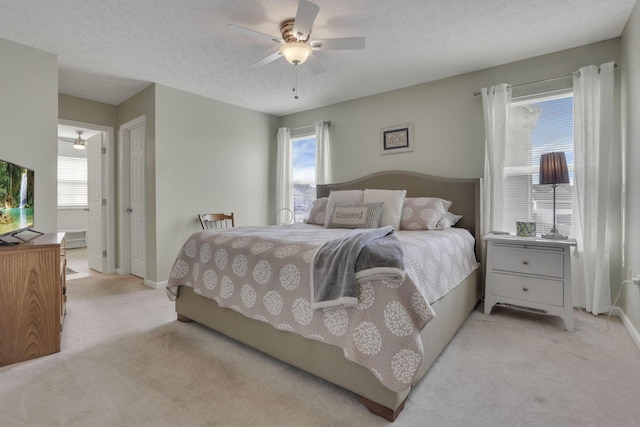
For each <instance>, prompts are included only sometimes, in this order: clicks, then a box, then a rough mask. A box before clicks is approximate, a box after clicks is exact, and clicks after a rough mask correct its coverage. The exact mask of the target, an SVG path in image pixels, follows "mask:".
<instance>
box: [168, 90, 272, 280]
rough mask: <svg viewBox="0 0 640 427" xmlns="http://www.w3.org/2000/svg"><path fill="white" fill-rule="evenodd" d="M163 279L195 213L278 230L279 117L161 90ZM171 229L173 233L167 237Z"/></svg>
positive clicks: (192, 226)
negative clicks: (219, 215) (226, 215)
mask: <svg viewBox="0 0 640 427" xmlns="http://www.w3.org/2000/svg"><path fill="white" fill-rule="evenodd" d="M156 88H157V89H156V187H155V188H156V214H157V224H156V232H157V239H158V244H157V246H158V266H157V267H158V277H159V278H162V279H163V280H166V279H167V278H168V275H169V271H170V269H171V267H172V266H173V261H174V260H175V257H176V255H177V253H178V251H179V250H180V247H181V246H182V244H183V243H184V242H185V240H186V239H187V237H188V236H189V235H190V234H192V233H193V232H195V231H197V230H198V229H200V223H199V221H198V219H197V214H198V213H205V212H233V213H234V215H235V222H236V226H244V225H266V224H270V223H274V216H273V215H272V212H271V211H272V210H273V209H274V208H273V203H272V200H273V198H272V197H270V194H271V193H272V188H273V182H272V180H271V176H272V175H275V170H272V169H271V165H272V164H274V163H275V162H273V161H272V159H274V158H275V154H274V153H275V146H276V142H275V135H276V131H277V126H278V119H277V117H275V116H271V115H267V114H264V113H259V112H255V111H251V110H248V109H244V108H240V107H236V106H232V105H229V104H226V103H223V102H220V101H215V100H213V99H210V98H205V97H202V96H198V95H194V94H191V93H188V92H184V91H181V90H177V89H173V88H169V87H166V86H162V85H156ZM169 230H170V231H169Z"/></svg>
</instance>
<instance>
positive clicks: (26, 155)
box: [0, 39, 58, 233]
mask: <svg viewBox="0 0 640 427" xmlns="http://www.w3.org/2000/svg"><path fill="white" fill-rule="evenodd" d="M0 64H2V65H1V66H0V82H1V83H0V158H1V159H3V160H7V161H10V162H13V163H17V164H19V165H21V166H24V167H28V168H30V169H33V170H34V171H35V194H34V201H35V206H34V208H35V210H34V214H35V217H34V228H35V229H36V230H38V231H41V232H47V233H53V232H56V231H57V208H58V204H57V203H58V201H57V191H58V188H57V184H56V182H57V176H56V173H57V163H56V161H55V159H56V157H57V153H58V63H57V58H56V55H53V54H51V53H47V52H44V51H41V50H38V49H34V48H31V47H28V46H24V45H20V44H17V43H13V42H10V41H7V40H2V39H0ZM52 159H53V161H52Z"/></svg>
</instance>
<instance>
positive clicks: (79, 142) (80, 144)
mask: <svg viewBox="0 0 640 427" xmlns="http://www.w3.org/2000/svg"><path fill="white" fill-rule="evenodd" d="M76 133H77V134H78V137H77V138H76V140H75V141H73V148H75V149H76V150H84V149H85V148H86V145H87V142H86V141H85V140H84V139H82V137H81V136H80V135H82V133H83V131H81V130H77V131H76Z"/></svg>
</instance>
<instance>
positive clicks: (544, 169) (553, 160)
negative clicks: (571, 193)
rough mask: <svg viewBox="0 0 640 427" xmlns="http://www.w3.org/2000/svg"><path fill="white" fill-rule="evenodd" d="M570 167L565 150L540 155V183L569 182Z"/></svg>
mask: <svg viewBox="0 0 640 427" xmlns="http://www.w3.org/2000/svg"><path fill="white" fill-rule="evenodd" d="M568 183H569V169H568V168H567V159H566V158H565V156H564V153H563V152H559V153H553V152H552V153H547V154H542V155H541V156H540V184H568Z"/></svg>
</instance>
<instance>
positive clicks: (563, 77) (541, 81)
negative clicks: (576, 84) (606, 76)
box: [473, 64, 618, 96]
mask: <svg viewBox="0 0 640 427" xmlns="http://www.w3.org/2000/svg"><path fill="white" fill-rule="evenodd" d="M613 66H614V68H618V64H613ZM598 71H600V68H599V67H598ZM579 75H580V71H576V72H573V73H571V74H566V75H564V76H558V77H551V78H549V79H542V80H536V81H535V82H527V83H520V84H517V85H509V87H510V88H511V89H513V88H516V87H520V86H529V85H535V84H538V83H547V82H553V81H555V80H561V79H567V78H569V77H573V76H579ZM478 95H482V92H473V96H478Z"/></svg>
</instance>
